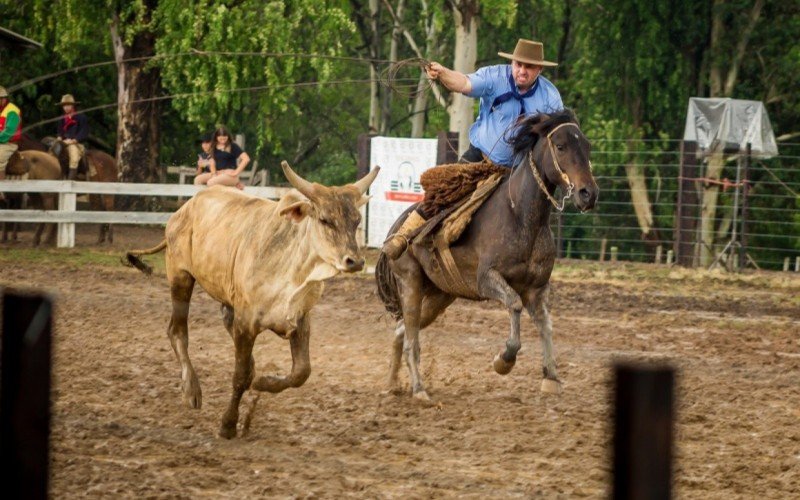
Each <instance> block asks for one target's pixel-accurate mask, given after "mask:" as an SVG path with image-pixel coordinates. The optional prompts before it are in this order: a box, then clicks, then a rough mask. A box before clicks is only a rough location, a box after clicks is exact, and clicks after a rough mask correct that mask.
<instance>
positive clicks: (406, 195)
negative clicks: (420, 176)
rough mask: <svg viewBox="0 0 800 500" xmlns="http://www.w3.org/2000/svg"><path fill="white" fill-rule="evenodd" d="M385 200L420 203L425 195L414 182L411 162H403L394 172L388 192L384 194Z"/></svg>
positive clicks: (417, 183)
mask: <svg viewBox="0 0 800 500" xmlns="http://www.w3.org/2000/svg"><path fill="white" fill-rule="evenodd" d="M384 195H385V196H386V199H387V200H391V201H410V202H413V203H416V202H418V201H422V200H423V198H424V197H425V194H424V193H423V191H422V186H421V185H420V183H419V182H417V181H416V175H415V174H414V166H413V165H412V164H411V162H408V161H404V162H403V163H401V164H400V165H399V166H398V167H397V170H396V171H395V177H394V179H391V180H390V181H389V190H388V191H385V192H384Z"/></svg>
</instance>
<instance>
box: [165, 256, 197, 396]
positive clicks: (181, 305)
mask: <svg viewBox="0 0 800 500" xmlns="http://www.w3.org/2000/svg"><path fill="white" fill-rule="evenodd" d="M194 282H195V279H194V277H193V276H192V275H191V274H189V273H187V272H185V271H180V272H179V273H178V274H176V275H175V276H172V277H171V278H170V293H171V295H172V318H170V320H169V328H168V329H167V335H168V336H169V341H170V344H172V350H173V351H175V356H176V357H177V358H178V361H179V362H180V363H181V381H182V385H181V389H182V390H183V401H184V403H186V405H187V406H189V407H190V408H200V406H202V404H203V396H202V391H201V390H200V381H199V380H198V379H197V374H196V373H195V371H194V368H193V367H192V361H191V360H190V359H189V324H188V318H189V301H190V300H191V299H192V290H193V289H194Z"/></svg>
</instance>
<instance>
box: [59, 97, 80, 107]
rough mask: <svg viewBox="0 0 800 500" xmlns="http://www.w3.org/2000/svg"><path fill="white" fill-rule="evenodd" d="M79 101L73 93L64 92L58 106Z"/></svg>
mask: <svg viewBox="0 0 800 500" xmlns="http://www.w3.org/2000/svg"><path fill="white" fill-rule="evenodd" d="M78 103H80V101H76V100H75V98H74V97H72V94H64V95H62V96H61V102H59V103H58V104H57V106H64V105H67V104H72V105H75V104H78Z"/></svg>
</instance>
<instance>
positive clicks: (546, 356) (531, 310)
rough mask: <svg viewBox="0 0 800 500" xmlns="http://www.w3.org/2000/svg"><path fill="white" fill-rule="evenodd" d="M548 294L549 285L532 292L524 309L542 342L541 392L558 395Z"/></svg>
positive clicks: (558, 383) (559, 384)
mask: <svg viewBox="0 0 800 500" xmlns="http://www.w3.org/2000/svg"><path fill="white" fill-rule="evenodd" d="M549 292H550V285H549V284H548V285H545V286H543V287H541V288H538V289H535V290H532V291H531V292H530V294H529V297H530V298H529V300H527V301H526V302H527V303H526V304H525V308H526V309H527V310H528V314H530V316H531V319H533V322H534V323H535V324H536V327H537V328H538V329H539V337H540V338H541V340H542V372H543V373H544V379H543V380H542V392H548V393H553V394H558V393H559V392H561V382H560V381H559V380H558V375H557V374H556V359H555V354H554V353H553V323H552V321H551V320H550V312H549V311H548V310H547V299H548V297H549Z"/></svg>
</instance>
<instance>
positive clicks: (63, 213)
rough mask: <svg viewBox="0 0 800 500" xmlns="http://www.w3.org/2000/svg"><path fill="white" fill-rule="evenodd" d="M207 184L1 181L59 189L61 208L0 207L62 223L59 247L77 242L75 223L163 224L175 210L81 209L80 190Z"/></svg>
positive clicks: (265, 191) (19, 218) (256, 189)
mask: <svg viewBox="0 0 800 500" xmlns="http://www.w3.org/2000/svg"><path fill="white" fill-rule="evenodd" d="M203 189H206V186H195V185H179V184H130V183H117V182H75V181H0V193H55V194H58V211H52V210H0V222H55V223H58V243H57V244H58V247H59V248H72V247H74V246H75V224H76V223H77V224H80V223H90V224H163V223H165V222H166V221H167V220H168V219H169V217H170V216H171V215H172V212H95V211H78V210H76V207H77V197H78V195H79V194H112V195H128V196H176V197H191V196H194V195H195V194H196V193H197V192H198V191H201V190H203ZM244 191H245V193H250V194H253V195H255V196H258V197H261V198H269V199H274V200H277V199H278V198H280V197H281V196H282V195H283V194H284V193H285V192H287V191H289V188H283V187H273V186H266V187H265V186H246V187H245V188H244Z"/></svg>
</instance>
